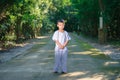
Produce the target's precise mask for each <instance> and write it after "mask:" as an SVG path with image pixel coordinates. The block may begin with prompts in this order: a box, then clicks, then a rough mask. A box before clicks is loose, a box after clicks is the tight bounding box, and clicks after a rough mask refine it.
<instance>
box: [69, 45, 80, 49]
mask: <svg viewBox="0 0 120 80" xmlns="http://www.w3.org/2000/svg"><path fill="white" fill-rule="evenodd" d="M77 46H78V45H70V46H68V48H73V47H77Z"/></svg>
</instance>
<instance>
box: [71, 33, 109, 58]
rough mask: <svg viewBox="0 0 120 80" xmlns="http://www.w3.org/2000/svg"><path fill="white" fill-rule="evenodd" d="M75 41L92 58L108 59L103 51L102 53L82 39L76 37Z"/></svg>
mask: <svg viewBox="0 0 120 80" xmlns="http://www.w3.org/2000/svg"><path fill="white" fill-rule="evenodd" d="M73 36H74V37H77V35H75V34H73ZM76 42H77V43H78V44H79V46H80V47H81V48H82V49H83V50H84V51H86V54H87V55H90V56H91V57H93V58H97V59H110V58H109V57H108V56H106V55H105V54H104V53H102V52H101V51H99V50H98V49H96V48H94V47H92V46H91V45H90V44H88V43H87V42H84V41H82V40H80V39H79V38H78V39H76Z"/></svg>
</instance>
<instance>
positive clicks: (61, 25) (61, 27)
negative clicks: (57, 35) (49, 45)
mask: <svg viewBox="0 0 120 80" xmlns="http://www.w3.org/2000/svg"><path fill="white" fill-rule="evenodd" d="M64 25H65V24H64V23H62V22H58V23H57V27H58V28H59V30H63V29H64Z"/></svg>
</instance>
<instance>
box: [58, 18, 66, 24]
mask: <svg viewBox="0 0 120 80" xmlns="http://www.w3.org/2000/svg"><path fill="white" fill-rule="evenodd" d="M58 22H61V23H64V24H65V21H64V19H59V20H58V21H57V23H58Z"/></svg>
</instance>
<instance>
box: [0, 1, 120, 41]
mask: <svg viewBox="0 0 120 80" xmlns="http://www.w3.org/2000/svg"><path fill="white" fill-rule="evenodd" d="M99 1H100V0H1V1H0V43H5V42H7V41H13V42H15V41H16V42H18V41H21V40H23V39H29V38H35V37H36V36H37V35H41V34H44V33H46V32H52V31H54V30H55V29H56V28H57V27H56V21H57V20H58V19H60V18H63V19H65V21H66V27H65V29H66V30H67V31H71V32H73V31H75V32H77V33H84V34H86V35H89V36H93V37H97V36H98V28H99V16H100V12H101V9H100V5H99V4H102V6H103V18H104V29H105V31H106V33H107V38H108V39H117V40H119V39H120V27H119V26H120V14H119V13H120V1H119V0H112V1H110V0H101V3H99Z"/></svg>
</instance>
